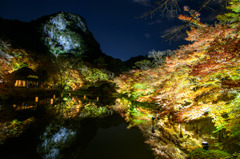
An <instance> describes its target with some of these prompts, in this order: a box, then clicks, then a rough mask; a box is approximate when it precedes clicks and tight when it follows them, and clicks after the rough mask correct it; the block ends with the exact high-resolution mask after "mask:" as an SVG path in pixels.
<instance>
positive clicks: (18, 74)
mask: <svg viewBox="0 0 240 159" xmlns="http://www.w3.org/2000/svg"><path fill="white" fill-rule="evenodd" d="M12 74H13V78H14V79H15V80H38V75H37V73H36V72H35V71H33V70H32V69H30V68H28V67H23V68H20V69H18V70H17V71H15V72H13V73H12Z"/></svg>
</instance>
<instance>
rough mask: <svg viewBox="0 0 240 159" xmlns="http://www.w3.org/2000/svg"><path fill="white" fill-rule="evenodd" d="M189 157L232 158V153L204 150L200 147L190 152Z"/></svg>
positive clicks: (206, 158)
mask: <svg viewBox="0 0 240 159" xmlns="http://www.w3.org/2000/svg"><path fill="white" fill-rule="evenodd" d="M188 158H189V159H227V158H231V155H230V154H228V153H227V152H224V151H220V150H204V149H202V148H198V149H195V150H193V151H192V152H190V154H189V157H188Z"/></svg>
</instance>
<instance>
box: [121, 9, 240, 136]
mask: <svg viewBox="0 0 240 159" xmlns="http://www.w3.org/2000/svg"><path fill="white" fill-rule="evenodd" d="M185 11H188V12H189V13H190V16H184V15H180V16H179V19H181V20H184V21H188V22H189V23H190V24H191V28H190V30H189V31H187V34H188V37H187V38H186V40H187V41H189V42H190V44H188V45H185V46H181V48H180V49H178V50H175V55H174V56H171V57H167V58H166V60H165V62H164V63H163V64H162V65H160V66H159V67H158V68H152V69H148V70H132V71H130V72H127V73H124V74H122V75H121V76H120V77H119V78H118V79H116V82H117V84H118V86H119V90H118V91H119V93H122V94H125V95H126V96H128V97H129V98H131V99H133V100H135V101H138V102H147V103H157V104H159V105H161V109H162V111H161V113H159V115H171V116H172V121H173V122H189V121H191V120H194V119H199V118H204V117H211V119H212V121H213V122H214V124H215V126H216V129H217V130H222V129H224V130H226V131H227V132H229V135H230V134H231V135H233V136H234V135H239V132H240V127H239V124H240V116H239V114H240V106H239V103H240V91H239V89H240V74H239V73H240V57H239V55H240V34H239V32H240V24H239V23H237V22H236V21H233V23H234V27H233V25H230V24H229V23H224V22H223V21H221V22H220V23H218V24H215V25H208V24H203V23H202V22H201V21H200V18H199V16H200V15H199V14H198V13H197V12H195V11H193V10H190V11H189V10H188V9H187V8H185ZM152 108H153V109H155V108H154V107H152ZM153 113H154V111H152V114H153Z"/></svg>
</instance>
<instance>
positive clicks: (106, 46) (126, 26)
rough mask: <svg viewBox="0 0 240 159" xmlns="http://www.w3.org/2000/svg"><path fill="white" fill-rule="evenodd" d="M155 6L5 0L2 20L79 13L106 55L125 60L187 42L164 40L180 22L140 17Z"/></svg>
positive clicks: (121, 1)
mask: <svg viewBox="0 0 240 159" xmlns="http://www.w3.org/2000/svg"><path fill="white" fill-rule="evenodd" d="M153 4H154V3H151V0H1V1H0V17H2V18H4V19H17V20H21V21H31V20H35V19H37V18H39V17H41V16H44V15H49V14H53V13H56V12H59V11H65V12H70V13H75V14H78V15H80V16H82V17H83V18H84V19H85V20H86V22H87V25H88V27H89V30H90V31H91V32H92V33H93V35H94V37H95V39H96V40H97V41H98V42H99V43H100V45H101V50H102V51H103V53H105V54H107V55H110V56H112V57H114V58H119V59H121V60H124V61H125V60H128V59H129V58H130V57H134V56H138V55H146V54H147V53H148V52H149V51H151V50H153V49H154V50H156V51H158V50H166V49H172V50H174V49H176V48H178V45H179V44H183V40H181V41H172V42H171V43H170V42H169V41H166V39H163V38H161V36H162V35H163V34H164V33H166V32H168V31H170V30H171V29H172V28H174V27H175V26H176V25H179V21H178V20H177V19H171V18H169V17H167V16H166V17H164V18H162V17H161V16H160V15H158V14H157V13H156V15H155V16H154V17H153V18H150V17H148V18H146V19H145V18H139V17H140V16H141V15H142V14H143V13H144V12H146V11H148V10H149V9H151V8H152V6H153ZM207 18H209V19H210V18H211V17H207Z"/></svg>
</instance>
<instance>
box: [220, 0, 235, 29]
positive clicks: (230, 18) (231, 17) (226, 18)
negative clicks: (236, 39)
mask: <svg viewBox="0 0 240 159" xmlns="http://www.w3.org/2000/svg"><path fill="white" fill-rule="evenodd" d="M228 3H229V5H228V6H227V9H229V10H230V11H231V12H229V13H225V14H224V15H218V19H219V20H220V21H222V22H224V23H227V24H229V25H230V26H232V27H237V26H238V23H239V22H240V14H239V12H240V1H239V0H230V1H228Z"/></svg>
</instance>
